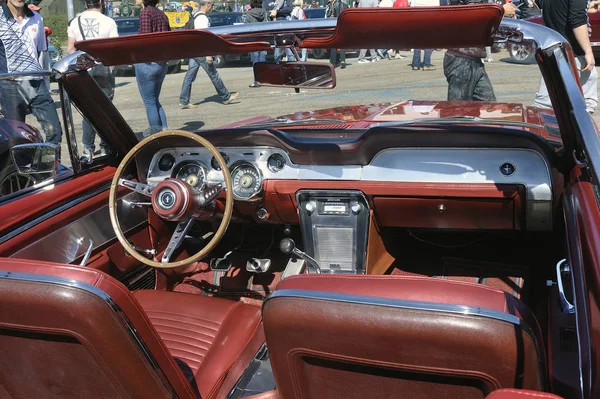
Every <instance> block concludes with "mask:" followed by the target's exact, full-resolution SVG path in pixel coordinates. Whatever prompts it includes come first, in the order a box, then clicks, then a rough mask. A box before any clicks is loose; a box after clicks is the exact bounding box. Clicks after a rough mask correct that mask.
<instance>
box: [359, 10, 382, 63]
mask: <svg viewBox="0 0 600 399" xmlns="http://www.w3.org/2000/svg"><path fill="white" fill-rule="evenodd" d="M377 6H378V2H377V0H360V2H359V3H358V7H359V8H374V7H377ZM369 54H370V55H371V58H370V59H367V58H366V57H367V49H362V50H360V52H359V53H358V63H359V64H366V63H368V62H377V61H379V60H381V57H379V55H377V51H376V50H375V49H369Z"/></svg>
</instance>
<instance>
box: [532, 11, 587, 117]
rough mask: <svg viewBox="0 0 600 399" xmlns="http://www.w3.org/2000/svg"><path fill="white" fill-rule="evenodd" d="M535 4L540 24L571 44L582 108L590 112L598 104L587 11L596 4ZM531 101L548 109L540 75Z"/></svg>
mask: <svg viewBox="0 0 600 399" xmlns="http://www.w3.org/2000/svg"><path fill="white" fill-rule="evenodd" d="M538 4H539V5H540V8H541V9H542V16H543V18H544V25H546V26H547V27H549V28H551V29H554V30H555V31H557V32H558V33H560V34H561V35H562V36H563V37H565V38H566V39H567V41H568V42H569V43H570V44H571V48H572V49H573V55H574V56H575V64H576V66H577V71H578V73H579V82H580V83H581V89H582V91H583V97H584V99H585V108H586V110H587V111H588V112H589V113H590V114H593V113H594V112H595V111H596V107H597V106H598V71H596V67H595V63H596V62H595V59H594V53H593V52H592V46H591V44H590V34H591V27H590V25H589V18H588V12H591V13H594V12H596V11H597V10H598V6H597V3H596V2H592V3H590V4H589V5H588V2H587V0H570V1H568V0H552V1H547V0H540V1H539V2H538ZM533 104H534V105H535V106H536V107H540V108H552V103H551V101H550V95H549V94H548V89H547V88H546V84H545V83H544V78H543V77H542V78H541V79H540V88H539V90H538V92H537V93H536V94H535V100H534V102H533Z"/></svg>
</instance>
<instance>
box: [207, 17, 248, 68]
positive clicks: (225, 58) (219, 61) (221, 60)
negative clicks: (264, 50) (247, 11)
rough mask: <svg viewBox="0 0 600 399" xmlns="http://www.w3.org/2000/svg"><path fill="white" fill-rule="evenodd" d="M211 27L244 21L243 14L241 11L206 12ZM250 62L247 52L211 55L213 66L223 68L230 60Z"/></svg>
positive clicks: (237, 23)
mask: <svg viewBox="0 0 600 399" xmlns="http://www.w3.org/2000/svg"><path fill="white" fill-rule="evenodd" d="M208 20H209V22H210V26H211V27H215V26H228V25H239V24H243V23H244V14H242V13H241V12H213V13H210V14H208ZM238 61H244V62H250V55H249V54H222V55H216V56H214V57H213V62H214V64H215V67H217V68H223V67H224V66H225V65H227V63H230V62H238Z"/></svg>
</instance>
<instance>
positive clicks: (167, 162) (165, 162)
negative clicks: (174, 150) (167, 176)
mask: <svg viewBox="0 0 600 399" xmlns="http://www.w3.org/2000/svg"><path fill="white" fill-rule="evenodd" d="M173 165H175V157H174V156H173V155H171V154H165V155H163V156H162V157H160V159H159V160H158V169H160V170H162V171H163V172H167V171H169V170H171V168H172V167H173Z"/></svg>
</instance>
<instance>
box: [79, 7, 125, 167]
mask: <svg viewBox="0 0 600 399" xmlns="http://www.w3.org/2000/svg"><path fill="white" fill-rule="evenodd" d="M85 5H86V11H84V12H82V13H81V14H79V16H77V17H76V18H74V19H73V20H72V21H71V24H70V25H69V28H68V29H67V36H68V41H67V53H69V54H72V53H74V52H75V51H76V50H75V42H78V41H80V40H87V39H100V38H107V37H118V36H119V32H118V30H117V24H116V23H115V21H114V20H113V19H112V18H110V17H107V16H106V15H104V14H103V13H102V11H103V9H104V0H85ZM89 73H90V76H92V77H93V78H94V80H96V83H98V86H100V88H101V89H102V91H103V92H104V94H106V96H107V97H108V98H109V99H110V100H111V101H112V100H113V98H114V96H115V75H114V73H113V69H112V68H109V67H105V66H103V65H98V66H96V67H94V68H92V69H91V70H90V71H89ZM82 130H83V137H82V139H81V142H82V144H83V156H84V157H86V158H87V159H88V160H89V161H91V160H92V159H93V157H94V151H95V149H96V145H95V144H94V142H95V138H96V132H95V130H94V128H92V126H91V125H90V124H89V123H88V121H87V120H86V119H85V118H84V119H83V122H82ZM100 148H101V152H103V153H104V154H106V153H107V152H108V148H107V146H106V144H105V143H104V140H101V141H100Z"/></svg>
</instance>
